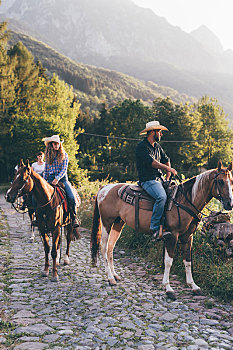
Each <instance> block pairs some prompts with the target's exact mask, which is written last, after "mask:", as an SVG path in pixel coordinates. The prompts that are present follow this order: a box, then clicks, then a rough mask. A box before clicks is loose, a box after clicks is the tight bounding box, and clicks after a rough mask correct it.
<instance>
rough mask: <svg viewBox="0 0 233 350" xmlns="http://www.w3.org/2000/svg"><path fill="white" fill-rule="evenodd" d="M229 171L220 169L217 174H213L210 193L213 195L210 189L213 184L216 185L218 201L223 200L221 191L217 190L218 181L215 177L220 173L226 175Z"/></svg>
mask: <svg viewBox="0 0 233 350" xmlns="http://www.w3.org/2000/svg"><path fill="white" fill-rule="evenodd" d="M229 173H230V172H229V170H227V171H224V170H220V171H219V172H218V173H217V174H215V176H214V181H213V184H212V187H211V192H210V193H211V195H212V197H213V193H212V189H213V187H214V185H215V186H216V192H217V199H218V200H219V201H220V202H223V198H222V196H221V193H220V190H219V184H218V181H217V177H218V176H219V175H220V174H224V175H228V174H229Z"/></svg>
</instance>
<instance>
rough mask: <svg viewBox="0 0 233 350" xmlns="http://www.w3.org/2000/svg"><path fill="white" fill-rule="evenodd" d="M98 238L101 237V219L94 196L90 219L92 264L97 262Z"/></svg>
mask: <svg viewBox="0 0 233 350" xmlns="http://www.w3.org/2000/svg"><path fill="white" fill-rule="evenodd" d="M100 239H101V220H100V213H99V208H98V201H97V197H96V199H95V206H94V213H93V220H92V229H91V258H92V264H93V265H96V263H97V254H98V251H99V246H100Z"/></svg>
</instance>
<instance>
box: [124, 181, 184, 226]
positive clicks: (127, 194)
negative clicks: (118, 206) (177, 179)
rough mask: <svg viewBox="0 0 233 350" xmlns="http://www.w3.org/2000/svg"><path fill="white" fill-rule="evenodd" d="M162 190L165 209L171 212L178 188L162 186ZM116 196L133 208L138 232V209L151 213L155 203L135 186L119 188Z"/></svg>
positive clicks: (139, 187)
mask: <svg viewBox="0 0 233 350" xmlns="http://www.w3.org/2000/svg"><path fill="white" fill-rule="evenodd" d="M164 189H165V191H166V193H167V202H166V206H165V207H166V210H171V207H172V203H173V200H174V198H175V196H176V193H177V189H178V186H176V185H173V186H171V187H168V186H166V187H165V186H164ZM118 196H119V198H120V199H121V200H123V201H124V202H126V203H128V204H130V205H133V206H135V230H136V232H138V228H139V209H143V210H149V211H152V210H153V206H154V202H155V200H154V198H153V197H151V196H150V195H149V194H148V193H147V192H146V191H145V190H144V189H143V188H142V187H141V186H139V185H136V184H135V185H123V186H121V188H120V189H119V190H118Z"/></svg>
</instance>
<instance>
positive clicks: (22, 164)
mask: <svg viewBox="0 0 233 350" xmlns="http://www.w3.org/2000/svg"><path fill="white" fill-rule="evenodd" d="M23 166H24V162H23V159H20V162H19V167H20V168H22V167H23Z"/></svg>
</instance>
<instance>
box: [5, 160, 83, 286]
mask: <svg viewBox="0 0 233 350" xmlns="http://www.w3.org/2000/svg"><path fill="white" fill-rule="evenodd" d="M30 192H31V193H32V194H33V195H34V196H35V199H36V202H37V207H36V209H35V211H36V217H37V221H38V229H39V232H40V234H41V237H42V239H43V244H44V251H45V266H44V270H43V271H42V276H43V277H48V275H49V251H50V246H49V233H51V235H52V251H51V256H52V259H53V272H52V281H54V282H55V281H58V274H57V265H58V264H59V257H60V244H61V227H62V226H65V232H66V240H67V246H66V254H65V258H64V265H68V264H69V263H70V261H69V248H70V242H71V241H72V240H74V239H75V238H80V236H79V234H78V231H76V229H73V227H72V224H71V220H70V216H69V214H67V215H66V214H65V210H64V208H63V204H62V200H61V198H60V196H59V194H58V192H57V190H56V188H55V187H53V186H51V185H50V184H49V183H48V182H47V181H46V180H44V179H43V178H42V177H41V176H40V175H39V174H37V173H36V172H35V171H33V169H32V168H31V167H30V165H29V161H27V164H26V165H24V164H23V166H22V167H21V168H20V169H19V170H18V172H17V174H16V176H15V178H14V181H13V183H12V185H11V187H10V188H9V190H8V191H7V193H6V196H5V198H6V200H7V201H8V202H10V203H14V201H15V199H16V198H17V197H19V196H21V195H22V194H27V193H30ZM79 204H80V202H78V201H77V206H78V205H79Z"/></svg>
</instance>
